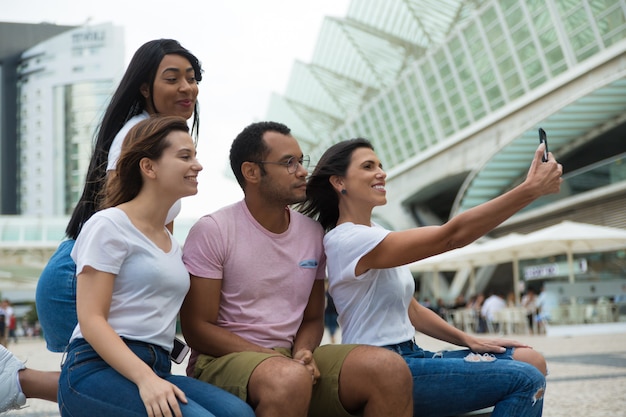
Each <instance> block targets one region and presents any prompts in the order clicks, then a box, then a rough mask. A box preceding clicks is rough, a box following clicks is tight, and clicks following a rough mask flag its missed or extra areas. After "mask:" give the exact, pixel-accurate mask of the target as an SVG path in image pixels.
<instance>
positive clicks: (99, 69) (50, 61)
mask: <svg viewBox="0 0 626 417" xmlns="http://www.w3.org/2000/svg"><path fill="white" fill-rule="evenodd" d="M14 65H15V74H16V76H15V81H16V83H15V89H16V90H15V91H16V94H15V102H14V103H11V102H8V103H7V102H6V100H3V107H4V109H5V110H6V112H7V116H8V117H10V116H9V115H10V114H12V115H13V117H14V120H15V129H14V130H13V129H11V130H10V131H9V130H8V129H7V130H3V137H2V141H3V143H15V146H14V147H13V149H11V148H10V147H9V149H8V150H7V151H6V152H4V153H3V160H4V159H9V160H11V161H13V167H12V169H13V172H14V178H10V177H11V173H10V172H7V171H8V169H9V167H7V168H6V169H5V168H4V167H3V169H2V176H3V177H5V175H6V176H7V178H5V179H3V189H2V192H3V213H2V214H20V215H28V216H63V215H67V214H69V213H71V211H72V209H73V207H74V205H75V204H76V201H77V200H78V198H79V197H80V193H81V191H82V188H83V183H84V176H85V173H86V171H87V166H88V164H89V158H90V155H91V150H92V144H93V138H94V132H95V131H96V128H97V125H98V123H99V122H100V119H101V117H102V113H103V111H104V108H105V106H106V103H107V101H108V99H109V98H110V96H111V94H112V92H113V90H114V88H115V86H116V85H117V83H118V82H119V79H120V77H121V75H122V73H123V70H124V39H123V29H122V28H121V27H117V26H114V25H112V24H110V23H106V24H100V25H92V26H82V27H76V28H69V29H66V30H63V31H62V32H61V33H59V34H56V35H54V36H51V37H49V38H48V39H45V40H42V41H41V42H39V43H37V44H36V45H31V46H30V47H29V48H28V49H26V50H24V51H23V52H22V53H21V54H20V56H19V60H17V61H16V62H14ZM3 113H4V111H3ZM11 183H13V184H11ZM12 193H13V194H12ZM5 196H6V199H7V203H6V204H5V203H4V200H5ZM11 200H13V203H12V204H11V203H10V201H11Z"/></svg>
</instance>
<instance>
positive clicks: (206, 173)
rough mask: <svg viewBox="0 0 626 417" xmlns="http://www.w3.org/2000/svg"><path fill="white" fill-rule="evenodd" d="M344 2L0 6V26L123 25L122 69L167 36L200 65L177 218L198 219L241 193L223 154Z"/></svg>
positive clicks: (56, 1) (51, 1) (59, 0)
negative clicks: (195, 121) (191, 161)
mask: <svg viewBox="0 0 626 417" xmlns="http://www.w3.org/2000/svg"><path fill="white" fill-rule="evenodd" d="M349 3H350V0H315V1H310V0H219V1H218V0H188V1H180V2H173V1H171V0H170V1H163V0H124V1H122V0H100V1H84V0H28V1H14V0H0V6H1V10H2V12H1V13H0V21H5V22H22V23H40V22H48V23H55V24H58V25H82V24H85V23H86V22H89V24H99V23H106V22H112V23H113V24H115V25H118V26H122V27H124V34H125V42H126V45H125V50H126V52H125V55H126V64H127V63H128V62H129V61H130V58H131V56H132V54H133V53H134V52H135V50H136V49H137V48H138V47H139V46H141V45H142V44H143V43H145V42H147V41H149V40H152V39H157V38H173V39H176V40H178V41H179V42H180V43H181V44H182V45H183V46H184V47H186V48H187V49H189V50H190V51H191V52H192V53H193V54H194V55H196V56H197V57H198V59H200V61H201V63H202V68H203V70H204V74H203V79H202V82H201V83H200V93H199V96H198V101H199V103H200V117H201V122H200V137H199V142H198V157H199V159H200V162H201V163H202V164H203V166H204V170H203V171H202V172H201V173H200V175H199V186H198V194H197V195H195V196H192V197H186V198H185V199H184V200H183V208H182V211H181V214H180V217H181V218H198V217H200V216H202V215H203V214H207V213H210V212H212V211H215V210H217V209H218V208H220V207H222V206H224V205H227V204H230V203H233V202H235V201H238V200H240V199H241V198H242V196H243V193H242V192H241V189H240V188H239V185H238V184H237V183H236V182H235V180H234V179H229V178H227V177H226V176H225V173H226V172H228V171H229V170H230V167H229V164H228V150H229V149H230V144H231V142H232V140H233V139H234V138H235V136H236V135H237V134H238V133H239V132H240V131H241V130H242V129H243V128H244V127H245V126H247V125H248V124H250V123H252V122H255V121H259V120H264V119H265V115H266V113H267V108H268V105H269V100H270V96H271V94H272V93H277V94H284V92H285V89H286V87H287V82H288V79H289V74H290V72H291V68H292V66H293V63H294V61H296V60H299V61H303V62H311V59H312V57H313V51H314V49H315V44H316V41H317V38H318V35H319V31H320V28H321V26H322V22H323V19H324V17H325V16H332V17H345V16H346V14H347V11H348V6H349Z"/></svg>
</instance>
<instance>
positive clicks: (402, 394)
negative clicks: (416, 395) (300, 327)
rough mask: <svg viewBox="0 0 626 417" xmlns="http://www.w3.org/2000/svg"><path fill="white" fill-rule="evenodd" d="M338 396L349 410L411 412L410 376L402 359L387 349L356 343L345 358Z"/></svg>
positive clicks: (393, 413)
mask: <svg viewBox="0 0 626 417" xmlns="http://www.w3.org/2000/svg"><path fill="white" fill-rule="evenodd" d="M339 397H340V399H341V402H342V404H343V405H344V407H345V408H346V410H348V411H356V410H361V409H364V408H365V410H366V411H367V408H369V409H371V410H376V411H375V412H372V413H367V412H366V415H369V414H373V415H375V413H376V412H378V413H379V415H388V416H392V415H393V416H401V415H407V413H408V415H411V414H412V410H413V378H412V376H411V372H410V371H409V368H408V366H407V364H406V362H405V361H404V359H403V358H402V357H401V356H400V355H398V354H396V353H394V352H391V351H389V350H387V349H383V348H377V347H372V346H359V347H357V348H355V349H354V350H352V351H351V352H350V354H349V355H348V356H347V357H346V360H345V361H344V364H343V366H342V368H341V374H340V376H339Z"/></svg>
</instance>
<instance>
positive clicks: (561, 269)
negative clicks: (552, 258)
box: [523, 258, 587, 281]
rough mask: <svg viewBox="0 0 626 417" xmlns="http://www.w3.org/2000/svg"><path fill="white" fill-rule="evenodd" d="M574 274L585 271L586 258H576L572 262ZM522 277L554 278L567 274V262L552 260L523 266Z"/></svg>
mask: <svg viewBox="0 0 626 417" xmlns="http://www.w3.org/2000/svg"><path fill="white" fill-rule="evenodd" d="M573 267H574V275H576V274H582V273H585V272H587V260H586V259H584V258H582V259H576V260H575V261H574V264H573ZM523 272H524V279H525V280H526V281H532V280H534V279H545V278H555V277H562V276H567V275H569V264H568V263H567V262H553V263H549V264H542V265H533V266H527V267H525V268H523Z"/></svg>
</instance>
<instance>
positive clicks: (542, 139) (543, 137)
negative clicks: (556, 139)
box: [539, 128, 548, 162]
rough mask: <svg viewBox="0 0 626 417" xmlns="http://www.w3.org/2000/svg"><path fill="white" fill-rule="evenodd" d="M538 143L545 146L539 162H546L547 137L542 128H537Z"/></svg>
mask: <svg viewBox="0 0 626 417" xmlns="http://www.w3.org/2000/svg"><path fill="white" fill-rule="evenodd" d="M539 143H543V144H544V145H545V148H544V150H543V156H542V157H541V161H542V162H548V137H547V136H546V131H545V130H543V129H542V128H539Z"/></svg>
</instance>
